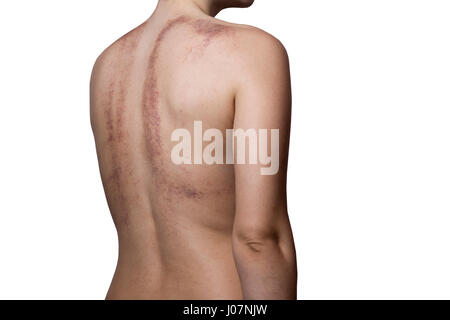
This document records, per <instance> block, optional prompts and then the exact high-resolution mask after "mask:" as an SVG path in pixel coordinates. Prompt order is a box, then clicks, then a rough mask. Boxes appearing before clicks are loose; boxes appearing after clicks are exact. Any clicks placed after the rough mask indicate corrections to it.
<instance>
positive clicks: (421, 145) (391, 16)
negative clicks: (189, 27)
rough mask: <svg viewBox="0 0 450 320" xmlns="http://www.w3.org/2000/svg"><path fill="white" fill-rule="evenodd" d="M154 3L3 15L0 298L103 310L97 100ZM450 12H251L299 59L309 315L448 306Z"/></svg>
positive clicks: (106, 273) (109, 237) (104, 231)
mask: <svg viewBox="0 0 450 320" xmlns="http://www.w3.org/2000/svg"><path fill="white" fill-rule="evenodd" d="M155 4H156V0H133V1H123V0H122V1H118V0H95V1H93V0H91V1H60V0H59V1H58V0H39V1H32V0H15V1H2V2H1V4H0V33H1V34H0V35H1V44H0V46H1V47H0V48H1V50H0V88H1V89H0V141H1V144H0V146H1V148H0V155H1V156H0V197H1V198H0V298H2V299H12V298H23V299H49V298H53V299H69V298H72V299H103V298H104V296H105V293H106V290H107V288H108V286H109V282H110V280H111V277H112V275H113V272H114V268H115V263H116V259H117V239H116V233H115V229H114V226H113V223H112V220H111V218H110V216H109V212H108V209H107V205H106V201H105V198H104V195H103V190H102V186H101V183H100V177H99V173H98V168H97V162H96V156H95V150H94V143H93V138H92V136H91V132H90V125H89V99H88V86H89V77H90V72H91V67H92V65H93V63H94V61H95V59H96V57H97V55H98V54H99V53H100V52H101V51H102V50H103V49H104V48H105V47H106V46H107V45H109V44H110V43H111V42H112V41H113V40H115V39H116V38H118V37H120V36H121V35H122V34H124V33H126V32H127V31H128V30H130V29H132V28H133V27H135V26H137V25H138V24H140V23H141V22H143V21H144V20H145V19H146V18H147V17H148V16H149V15H150V14H151V12H152V9H153V8H154V6H155ZM449 16H450V2H449V1H445V0H442V1H438V0H426V1H425V0H422V1H417V0H377V1H374V0H371V1H369V0H341V1H336V0H317V1H303V0H277V1H269V0H256V1H255V5H254V6H253V7H252V8H250V9H244V10H242V9H232V10H228V11H224V12H222V13H221V14H220V15H219V18H221V19H224V20H228V21H232V22H238V23H245V24H252V25H255V26H258V27H260V28H262V29H265V30H266V31H268V32H270V33H272V34H274V35H275V36H277V37H278V38H279V39H280V40H282V42H283V43H284V44H285V46H286V47H287V49H288V51H289V54H290V58H291V68H292V79H293V93H294V106H293V109H294V111H293V130H292V144H291V158H290V170H289V185H288V187H289V209H290V216H291V220H292V226H293V229H294V233H295V239H296V245H297V250H298V261H299V277H300V279H299V280H300V281H299V297H300V298H301V299H350V298H356V299H369V298H374V299H396V298H404V299H411V298H424V299H431V298H437V299H443V298H446V299H450V272H449V270H450V250H449V246H450V232H449V231H448V230H449V225H450V168H449V164H450V143H449V142H450V125H449V122H450V91H449V88H450V59H449V57H450V42H449V39H450V19H449V18H448V17H449Z"/></svg>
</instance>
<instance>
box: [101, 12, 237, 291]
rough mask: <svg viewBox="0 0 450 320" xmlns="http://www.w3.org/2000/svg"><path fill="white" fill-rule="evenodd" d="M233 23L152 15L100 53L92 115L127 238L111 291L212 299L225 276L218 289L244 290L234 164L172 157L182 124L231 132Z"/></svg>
mask: <svg viewBox="0 0 450 320" xmlns="http://www.w3.org/2000/svg"><path fill="white" fill-rule="evenodd" d="M234 28H235V27H232V26H230V25H228V24H226V23H223V22H219V21H217V20H215V19H212V18H196V17H190V16H187V15H182V16H176V17H173V18H171V19H168V20H167V22H166V23H164V24H162V25H158V24H156V23H155V25H153V24H152V20H151V19H150V20H149V21H148V22H146V23H145V24H143V25H141V26H140V27H138V28H137V29H135V30H133V31H132V32H130V33H129V34H127V35H125V36H124V37H123V38H121V39H119V40H118V41H117V42H116V43H115V44H113V45H112V46H111V47H110V48H109V49H107V50H106V51H105V52H104V53H103V54H102V56H101V57H100V58H99V60H98V62H97V65H96V67H95V68H96V69H97V70H95V72H97V74H95V75H94V77H95V78H94V79H93V83H94V84H93V86H95V90H93V91H94V96H93V104H92V105H93V109H92V124H93V128H94V133H95V137H96V144H97V149H98V156H99V163H100V169H101V173H102V180H103V183H104V187H105V192H106V195H107V199H108V204H109V207H110V210H111V214H112V216H113V219H114V222H115V224H116V227H117V230H118V234H119V243H120V253H119V262H118V268H117V271H116V275H115V277H114V281H113V283H112V286H111V289H110V292H109V296H108V297H110V298H123V297H136V298H164V297H166V298H169V297H176V296H177V295H179V297H180V298H182V297H185V296H184V295H183V290H188V291H189V297H194V298H206V297H211V290H212V291H214V289H213V288H211V284H214V283H215V282H218V281H219V282H222V283H220V284H219V283H218V284H217V286H216V287H217V288H218V289H219V288H220V290H218V292H217V293H216V295H213V297H217V298H241V291H240V285H239V279H238V275H237V272H236V270H235V266H234V261H233V256H232V250H231V232H232V226H233V218H234V173H233V166H232V165H212V166H211V165H207V164H200V165H194V164H192V165H185V164H181V165H176V164H174V163H173V162H172V160H171V149H172V148H173V146H174V143H173V142H172V141H171V135H172V133H173V132H174V130H176V129H179V128H186V129H187V130H189V131H190V132H194V129H193V126H194V121H201V122H202V126H203V128H204V129H205V130H206V129H207V128H216V129H218V130H221V131H223V133H224V136H225V130H226V129H227V128H233V119H234V109H233V107H234V105H233V102H234V101H233V89H234V88H233V83H232V81H230V79H229V78H227V76H228V73H229V63H230V61H229V59H230V57H229V51H230V50H233V47H232V40H231V37H233V33H234V32H235V30H234ZM227 68H228V69H227ZM96 80H97V81H96ZM96 83H98V85H96ZM193 138H194V137H193ZM224 148H225V146H224ZM225 152H226V150H224V153H225ZM205 256H207V257H208V258H207V259H205ZM208 275H210V276H208ZM143 279H146V281H141V280H143ZM148 280H150V281H148ZM144 282H145V284H144ZM189 283H192V284H195V288H193V287H190V286H189ZM199 283H200V285H199ZM201 283H204V289H205V290H206V291H202V289H201V288H202V285H201ZM197 289H198V294H192V292H193V291H197Z"/></svg>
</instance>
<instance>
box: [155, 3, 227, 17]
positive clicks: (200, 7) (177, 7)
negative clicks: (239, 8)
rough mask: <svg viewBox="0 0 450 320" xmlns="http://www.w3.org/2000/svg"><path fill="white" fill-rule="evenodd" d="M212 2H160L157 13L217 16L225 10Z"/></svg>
mask: <svg viewBox="0 0 450 320" xmlns="http://www.w3.org/2000/svg"><path fill="white" fill-rule="evenodd" d="M212 2H213V1H211V0H159V1H158V6H157V8H156V10H157V11H168V12H180V13H192V14H203V15H208V16H211V17H214V16H216V15H217V14H218V13H219V12H220V11H221V10H222V9H223V8H217V7H216V6H214V5H213V4H212Z"/></svg>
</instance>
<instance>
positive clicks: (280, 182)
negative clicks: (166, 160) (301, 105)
mask: <svg viewBox="0 0 450 320" xmlns="http://www.w3.org/2000/svg"><path fill="white" fill-rule="evenodd" d="M246 40H247V41H244V44H243V48H244V49H243V50H242V51H243V52H242V56H241V57H240V58H239V61H240V65H239V70H240V72H239V80H238V86H237V89H236V96H235V119H234V128H235V129H239V128H241V129H244V130H247V129H255V130H257V131H259V129H268V134H267V138H268V139H267V140H268V143H267V145H268V147H267V150H271V144H273V143H276V141H275V140H276V137H274V139H275V140H272V141H271V134H270V132H271V130H278V132H279V138H278V139H279V141H278V147H277V151H278V162H279V169H278V172H277V173H276V174H273V175H263V174H261V168H262V167H267V165H262V164H260V163H259V161H258V164H257V165H241V164H237V165H235V184H236V217H235V234H237V235H238V236H239V235H240V234H241V233H242V234H252V233H254V234H255V236H258V237H259V236H261V237H265V236H267V237H271V236H273V235H276V236H277V237H278V236H279V233H280V231H282V230H283V229H284V228H285V227H286V222H287V208H286V171H287V161H288V149H289V135H290V121H291V84H290V71H289V61H288V56H287V53H286V51H285V49H284V47H283V46H282V45H281V43H280V42H279V41H278V40H276V39H275V38H273V37H271V36H269V35H267V34H263V33H257V34H256V35H251V36H250V39H246ZM259 139H261V136H260V135H259V136H258V140H259ZM247 149H248V147H247ZM258 151H259V145H258ZM247 152H249V150H247ZM272 156H274V155H273V154H272ZM247 159H248V158H247ZM273 161H276V159H273Z"/></svg>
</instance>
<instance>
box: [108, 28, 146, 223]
mask: <svg viewBox="0 0 450 320" xmlns="http://www.w3.org/2000/svg"><path fill="white" fill-rule="evenodd" d="M141 34H142V31H140V30H137V33H136V34H135V35H133V36H131V35H130V34H129V35H126V36H124V37H123V38H121V39H120V40H119V41H118V43H117V48H116V50H117V53H115V54H116V55H115V57H114V58H112V60H111V61H107V62H109V64H108V66H109V67H110V69H111V70H112V71H111V72H112V73H111V77H110V83H109V86H108V91H107V93H106V99H105V102H104V106H105V109H104V117H105V123H106V132H107V143H108V148H109V150H110V152H109V155H110V162H109V164H110V166H111V167H110V170H109V175H108V176H107V177H106V185H107V187H108V188H109V189H110V190H111V191H112V193H113V194H114V197H115V198H116V200H118V201H119V203H120V204H121V207H122V208H123V217H124V218H123V219H124V221H123V222H124V223H125V225H128V211H129V210H128V208H129V200H128V197H127V195H126V190H124V188H123V185H124V184H125V183H126V181H129V180H130V179H131V178H132V175H133V174H132V170H130V169H129V168H130V167H131V164H130V163H129V157H128V155H129V152H128V150H129V143H128V140H127V139H126V136H127V132H126V130H125V123H124V122H125V121H124V119H125V117H126V111H127V103H126V98H127V91H128V88H129V85H130V72H131V67H132V65H133V63H134V60H135V59H134V58H135V57H134V52H135V50H136V48H137V45H138V42H139V39H140V36H141Z"/></svg>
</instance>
